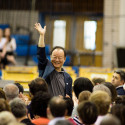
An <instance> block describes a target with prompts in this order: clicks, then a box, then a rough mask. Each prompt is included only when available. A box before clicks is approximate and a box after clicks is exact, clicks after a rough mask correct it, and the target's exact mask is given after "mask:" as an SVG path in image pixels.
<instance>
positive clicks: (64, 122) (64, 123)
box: [55, 120, 73, 125]
mask: <svg viewBox="0 0 125 125" xmlns="http://www.w3.org/2000/svg"><path fill="white" fill-rule="evenodd" d="M55 125H73V124H72V123H71V122H70V121H69V120H59V121H57V122H56V124H55Z"/></svg>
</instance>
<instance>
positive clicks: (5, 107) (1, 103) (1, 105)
mask: <svg viewBox="0 0 125 125" xmlns="http://www.w3.org/2000/svg"><path fill="white" fill-rule="evenodd" d="M2 111H10V107H9V104H8V103H7V101H6V100H5V99H2V98H0V112H2Z"/></svg>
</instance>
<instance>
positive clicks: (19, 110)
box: [10, 98, 27, 118]
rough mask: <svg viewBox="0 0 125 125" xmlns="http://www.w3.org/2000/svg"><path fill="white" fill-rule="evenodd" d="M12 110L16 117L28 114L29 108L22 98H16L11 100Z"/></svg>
mask: <svg viewBox="0 0 125 125" xmlns="http://www.w3.org/2000/svg"><path fill="white" fill-rule="evenodd" d="M10 108H11V112H12V113H13V115H14V116H15V117H16V118H22V117H24V116H26V113H27V108H26V105H25V103H24V102H23V101H22V100H21V99H20V98H15V99H13V100H12V101H11V102H10Z"/></svg>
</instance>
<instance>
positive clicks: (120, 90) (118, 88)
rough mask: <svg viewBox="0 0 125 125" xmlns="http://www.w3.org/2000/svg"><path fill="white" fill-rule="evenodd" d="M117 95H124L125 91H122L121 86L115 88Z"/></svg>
mask: <svg viewBox="0 0 125 125" xmlns="http://www.w3.org/2000/svg"><path fill="white" fill-rule="evenodd" d="M116 91H117V94H118V95H125V90H124V89H123V86H119V87H117V88H116Z"/></svg>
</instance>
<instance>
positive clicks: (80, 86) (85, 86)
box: [72, 77, 93, 117]
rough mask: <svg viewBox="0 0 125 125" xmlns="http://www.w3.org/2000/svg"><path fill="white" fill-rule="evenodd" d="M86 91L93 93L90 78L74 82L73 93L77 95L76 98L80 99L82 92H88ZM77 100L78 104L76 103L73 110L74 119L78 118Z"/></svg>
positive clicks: (78, 79) (80, 78) (82, 78)
mask: <svg viewBox="0 0 125 125" xmlns="http://www.w3.org/2000/svg"><path fill="white" fill-rule="evenodd" d="M86 90H87V91H90V92H92V90H93V84H92V82H91V81H90V80H89V79H88V78H85V77H79V78H77V79H76V80H75V81H74V86H73V91H74V93H75V96H76V98H77V99H78V96H79V94H80V92H82V91H86ZM77 99H74V100H76V102H74V104H75V106H74V109H73V112H72V117H75V116H77V112H76V108H77V105H78V100H77Z"/></svg>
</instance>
